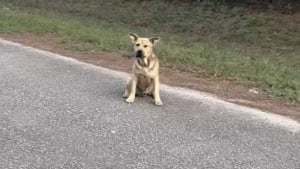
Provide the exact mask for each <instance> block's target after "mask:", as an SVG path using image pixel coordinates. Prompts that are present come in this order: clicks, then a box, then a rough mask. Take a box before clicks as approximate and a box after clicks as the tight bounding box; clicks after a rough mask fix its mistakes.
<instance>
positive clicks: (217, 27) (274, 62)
mask: <svg viewBox="0 0 300 169" xmlns="http://www.w3.org/2000/svg"><path fill="white" fill-rule="evenodd" d="M86 1H88V2H89V3H86V2H85V3H83V1H73V0H69V1H65V2H66V4H64V5H62V4H61V3H62V1H57V2H54V1H46V0H39V1H34V0H31V1H30V0H28V1H18V0H12V1H10V4H7V5H6V6H2V7H0V32H1V33H20V32H29V33H34V34H43V33H49V32H50V33H54V34H55V35H56V36H57V37H58V38H59V43H61V44H62V45H64V46H65V47H66V48H69V49H70V50H78V51H86V52H90V51H97V50H98V51H99V50H101V51H119V52H124V51H125V52H127V51H130V50H131V43H130V40H129V39H128V37H127V34H128V32H137V33H139V34H141V35H147V36H148V35H159V36H161V37H162V41H161V42H160V43H159V44H158V45H157V48H156V52H157V55H158V56H159V57H160V59H161V60H162V62H163V64H164V65H167V66H170V67H174V68H177V69H180V70H185V71H193V72H197V73H198V74H200V75H201V76H203V75H205V76H212V77H214V78H228V77H234V78H237V79H238V81H239V82H246V83H247V82H256V84H257V85H259V86H261V88H263V89H265V90H267V91H269V92H270V93H271V94H273V95H274V96H278V97H280V98H284V99H287V100H291V101H296V102H300V69H299V65H300V63H299V62H300V58H299V54H300V51H299V50H300V49H299V44H300V42H299V38H296V37H297V36H296V35H299V32H298V31H299V30H298V29H296V28H297V27H296V26H295V24H294V23H292V22H290V23H288V24H287V29H288V34H286V32H285V31H286V30H283V29H282V26H280V24H283V23H278V22H283V21H278V20H276V19H274V18H276V17H282V16H280V15H279V14H276V13H273V12H269V13H263V14H247V13H246V12H245V11H244V10H245V9H242V8H241V9H231V10H228V9H226V8H225V7H224V8H223V7H219V8H218V9H217V12H214V11H211V10H208V9H206V8H204V7H192V6H190V5H186V4H183V5H181V6H178V5H176V4H168V3H165V2H162V1H155V3H154V2H152V1H151V2H147V3H139V5H141V6H142V7H141V8H138V7H137V5H136V2H127V3H124V2H123V1H121V0H119V1H113V2H109V1H107V2H106V1H104V2H103V1H102V2H98V1H96V0H86ZM33 2H35V3H33ZM75 2H76V3H75ZM100 3H101V4H100ZM16 5H17V6H18V7H16ZM143 5H144V6H145V7H143ZM149 6H150V7H149ZM146 7H148V8H146ZM36 8H39V10H38V9H36ZM46 9H47V10H46ZM143 11H144V12H143ZM162 11H164V12H165V15H163V14H162ZM229 12H230V13H229ZM241 14H243V16H240V15H241ZM135 16H138V17H135ZM133 18H135V19H133ZM284 22H288V21H284ZM274 31H275V32H276V33H275V34H274ZM298 37H299V36H298ZM249 51H250V52H249Z"/></svg>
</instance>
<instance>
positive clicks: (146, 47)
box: [123, 33, 163, 106]
mask: <svg viewBox="0 0 300 169" xmlns="http://www.w3.org/2000/svg"><path fill="white" fill-rule="evenodd" d="M129 38H130V39H131V40H132V43H133V44H134V54H135V62H134V64H133V69H132V75H131V79H130V81H129V82H128V84H127V86H126V89H125V93H124V95H123V97H124V98H126V102H127V103H132V102H134V99H135V96H144V95H145V94H146V95H150V96H153V98H154V104H155V105H158V106H159V105H163V102H162V101H161V98H160V94H159V86H160V82H159V63H158V58H157V57H156V56H155V54H154V53H153V47H154V46H155V45H156V44H157V42H158V41H159V40H160V37H152V38H142V37H139V36H138V35H137V34H135V33H130V34H129Z"/></svg>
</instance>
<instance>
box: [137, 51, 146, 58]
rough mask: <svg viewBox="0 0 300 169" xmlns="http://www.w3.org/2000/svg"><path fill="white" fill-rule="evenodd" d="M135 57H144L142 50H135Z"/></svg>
mask: <svg viewBox="0 0 300 169" xmlns="http://www.w3.org/2000/svg"><path fill="white" fill-rule="evenodd" d="M135 57H136V58H141V59H142V58H144V54H143V51H141V50H138V51H137V52H136V55H135Z"/></svg>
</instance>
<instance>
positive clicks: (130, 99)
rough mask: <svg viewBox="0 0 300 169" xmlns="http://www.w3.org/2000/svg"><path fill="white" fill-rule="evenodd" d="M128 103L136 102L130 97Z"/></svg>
mask: <svg viewBox="0 0 300 169" xmlns="http://www.w3.org/2000/svg"><path fill="white" fill-rule="evenodd" d="M126 102H127V103H133V102H134V98H133V97H128V98H127V99H126Z"/></svg>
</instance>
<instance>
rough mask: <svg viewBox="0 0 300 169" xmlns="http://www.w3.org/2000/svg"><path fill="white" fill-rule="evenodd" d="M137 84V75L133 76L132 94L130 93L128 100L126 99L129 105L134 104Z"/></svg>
mask: <svg viewBox="0 0 300 169" xmlns="http://www.w3.org/2000/svg"><path fill="white" fill-rule="evenodd" d="M136 84H137V77H136V76H135V75H132V79H131V86H130V93H129V96H128V98H127V99H126V102H127V103H132V102H134V99H135V92H136Z"/></svg>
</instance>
